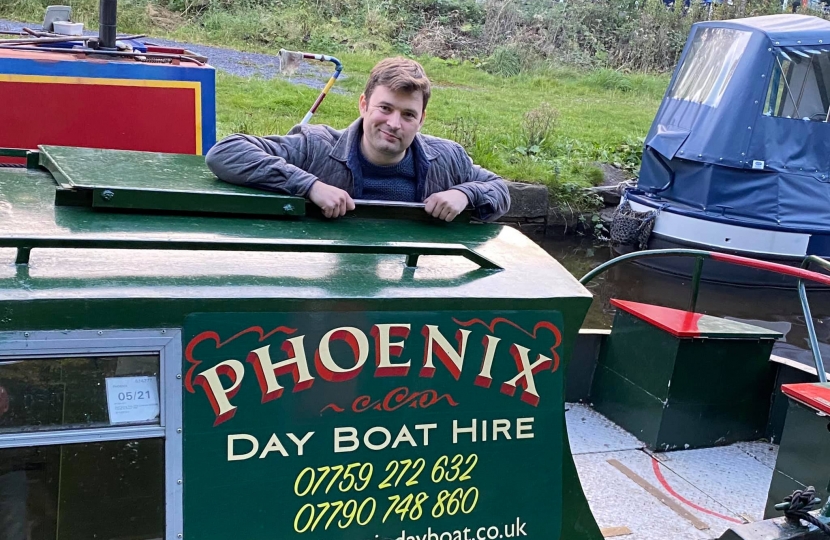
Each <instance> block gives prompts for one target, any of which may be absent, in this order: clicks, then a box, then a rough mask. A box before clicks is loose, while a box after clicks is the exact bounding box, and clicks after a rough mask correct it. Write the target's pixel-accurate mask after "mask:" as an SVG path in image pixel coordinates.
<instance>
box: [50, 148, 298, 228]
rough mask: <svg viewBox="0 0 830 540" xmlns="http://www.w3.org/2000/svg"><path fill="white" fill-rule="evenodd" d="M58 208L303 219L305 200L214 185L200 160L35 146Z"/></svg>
mask: <svg viewBox="0 0 830 540" xmlns="http://www.w3.org/2000/svg"><path fill="white" fill-rule="evenodd" d="M40 165H41V166H43V167H45V168H47V169H48V170H49V171H50V172H51V173H52V176H53V177H54V179H55V182H57V184H58V190H57V193H56V197H55V204H56V205H58V206H91V207H92V208H96V209H117V210H150V211H176V212H207V213H223V214H251V215H265V216H304V215H305V213H306V203H305V199H303V198H302V197H293V196H289V195H283V194H279V193H270V192H266V191H262V190H258V189H251V188H245V187H240V186H235V185H232V184H228V183H225V182H222V181H220V180H219V179H218V178H216V177H215V176H214V175H213V173H211V172H210V170H208V168H207V166H206V165H205V158H204V157H203V156H195V155H187V154H162V153H156V152H133V151H126V150H100V149H94V148H71V147H65V146H41V147H40Z"/></svg>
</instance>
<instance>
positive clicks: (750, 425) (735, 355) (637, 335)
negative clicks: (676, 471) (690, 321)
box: [591, 310, 775, 451]
mask: <svg viewBox="0 0 830 540" xmlns="http://www.w3.org/2000/svg"><path fill="white" fill-rule="evenodd" d="M731 322H732V321H724V323H731ZM752 328H754V327H750V332H749V333H748V334H747V335H746V337H745V338H737V337H735V336H736V333H735V332H730V334H729V336H730V337H728V338H725V337H722V336H721V337H717V336H718V335H717V334H716V333H715V334H712V335H711V336H708V337H705V338H704V337H700V338H677V337H675V336H673V335H671V334H670V333H668V332H665V331H663V330H660V329H658V328H656V327H655V326H653V325H651V324H650V323H648V322H646V321H643V320H641V319H639V318H637V317H635V316H633V315H631V314H629V313H627V312H625V311H622V310H618V311H617V314H616V316H615V318H614V324H613V327H612V331H611V335H610V336H609V337H608V340H607V343H606V346H605V347H604V349H603V351H602V354H601V355H600V358H599V363H598V365H597V372H596V375H595V378H594V382H593V386H592V389H591V402H592V403H593V404H594V407H595V408H596V409H597V410H598V411H599V412H601V413H602V414H604V415H605V416H607V417H608V418H609V419H611V420H612V421H613V422H615V423H617V424H618V425H620V426H621V427H623V428H624V429H626V430H628V431H630V432H631V433H633V434H635V435H636V436H637V437H638V438H639V439H640V440H642V441H643V442H645V443H646V444H647V446H648V447H649V448H651V449H654V450H658V451H668V450H675V449H683V448H702V447H709V446H715V445H720V444H729V443H732V442H736V441H747V440H756V439H758V438H760V437H762V436H763V435H764V433H765V430H766V426H767V419H768V413H769V407H770V394H771V393H772V390H773V382H774V375H775V370H774V367H773V366H772V365H771V364H770V362H769V355H770V352H771V350H772V345H773V343H774V336H771V335H770V334H769V331H766V330H764V332H765V333H766V334H761V335H759V334H756V333H754V332H752ZM732 330H734V328H732ZM759 330H760V329H759ZM643 343H648V344H649V345H648V347H643Z"/></svg>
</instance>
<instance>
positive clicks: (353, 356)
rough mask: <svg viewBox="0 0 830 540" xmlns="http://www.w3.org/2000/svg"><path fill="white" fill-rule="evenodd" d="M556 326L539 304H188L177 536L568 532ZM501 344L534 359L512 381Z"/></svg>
mask: <svg viewBox="0 0 830 540" xmlns="http://www.w3.org/2000/svg"><path fill="white" fill-rule="evenodd" d="M383 325H391V326H385V327H384V326H383ZM562 329H563V326H562V317H561V314H559V313H557V312H556V311H529V312H526V311H525V312H517V311H506V312H500V313H498V316H497V317H495V316H494V314H493V313H492V312H486V311H485V312H462V311H453V312H443V313H440V312H439V313H431V312H417V311H415V312H371V311H363V312H361V313H360V314H359V315H358V316H355V315H350V314H334V313H332V314H321V313H261V314H241V313H240V314H208V315H202V314H195V315H192V316H191V317H189V318H188V319H187V321H186V322H185V339H184V342H185V344H186V347H185V349H186V351H188V352H187V354H186V357H185V362H184V365H183V373H186V376H185V389H186V392H185V396H184V452H183V455H184V469H185V470H184V490H185V491H184V498H185V508H184V516H185V531H186V534H187V536H188V538H193V539H196V540H204V539H212V538H230V537H244V538H247V539H250V540H257V539H265V538H285V537H289V536H294V535H295V534H297V535H299V536H300V537H301V538H305V537H308V538H333V539H339V538H342V539H356V538H375V537H378V538H400V537H404V538H408V537H414V536H415V535H418V536H423V535H424V534H428V530H431V531H434V532H435V533H436V534H438V535H439V536H440V535H441V534H442V532H449V533H450V534H451V536H454V537H458V536H457V535H458V534H460V535H463V532H461V531H463V530H464V529H468V530H469V531H472V532H471V533H470V536H471V537H472V536H473V535H475V531H477V530H479V528H480V527H484V530H487V529H488V528H489V527H496V528H498V530H499V534H500V535H503V536H504V537H511V536H517V537H521V536H523V535H524V534H526V535H527V536H530V537H537V536H538V537H541V538H570V537H572V536H571V535H572V534H573V532H574V531H568V532H569V534H568V535H567V536H565V535H564V534H563V531H562V527H563V513H562V506H561V504H556V502H557V501H562V499H563V493H562V472H563V469H562V460H563V447H562V444H563V441H562V439H561V438H560V437H559V435H560V434H561V433H563V432H564V429H565V428H564V415H563V412H562V402H563V396H562V387H563V376H562V372H563V370H562V366H561V365H560V364H559V359H558V351H557V348H558V346H559V344H560V343H561V332H562ZM237 336H238V337H237ZM390 336H391V340H390ZM487 336H492V337H490V338H488V337H487ZM497 340H498V341H497ZM383 343H386V345H383ZM441 343H443V345H442V344H441ZM286 344H289V345H286ZM514 344H515V345H514ZM516 347H527V349H515V348H516ZM511 350H519V351H525V352H523V353H521V352H520V353H518V354H520V355H521V354H525V355H526V356H525V357H524V358H526V359H527V360H528V361H529V362H534V361H537V360H541V361H542V362H543V363H545V362H546V363H545V364H544V369H542V365H540V366H539V367H538V368H536V373H535V374H534V375H532V376H531V375H530V372H529V371H527V372H524V373H525V374H527V376H528V378H527V379H525V382H526V383H527V384H526V386H527V388H525V389H524V390H523V389H522V388H521V384H520V388H518V389H517V388H516V377H517V375H519V374H521V373H522V372H521V371H519V370H518V369H517V362H516V361H515V360H514V358H513V356H512V355H511ZM453 352H455V353H457V356H456V357H452V356H451V354H452V353H453ZM488 352H489V353H488ZM540 354H541V355H543V356H539V355H540ZM528 355H529V356H528ZM370 358H371V359H372V360H371V361H368V360H367V359H370ZM488 358H492V361H489V360H487V359H488ZM233 359H240V360H233ZM291 359H294V360H291ZM277 362H286V363H287V364H288V365H285V366H283V367H278V368H277V370H276V373H277V376H276V377H275V378H274V379H273V380H271V381H270V382H268V381H267V379H266V377H265V376H264V375H262V374H263V373H265V374H267V373H269V370H273V369H274V364H275V363H277ZM527 365H528V366H529V365H530V364H527ZM292 366H293V368H292ZM291 369H295V370H294V375H293V376H292V375H291ZM228 370H232V371H233V372H234V373H235V374H236V376H235V377H234V380H235V381H236V383H234V384H237V385H238V386H237V388H238V389H237V390H236V391H234V392H233V396H232V397H227V396H226V392H227V389H228V388H230V386H231V379H227V378H220V375H219V374H222V373H228V372H229V371H228ZM223 379H224V380H223ZM283 386H284V387H285V388H284V389H283V388H282V387H283ZM508 426H509V427H508ZM473 428H474V432H473V431H471V430H472V429H473ZM494 429H496V430H498V431H494ZM289 433H291V434H293V437H292V436H291V435H288V434H289ZM297 440H302V441H304V443H303V445H302V451H300V447H299V445H298V444H297ZM292 441H293V442H292ZM329 468H331V469H329ZM206 471H210V473H209V474H205V472H206ZM355 477H356V478H355ZM517 486H521V488H519V489H517ZM505 493H510V497H505V496H504V494H505ZM264 501H269V502H268V503H266V504H265V505H266V506H267V508H268V511H267V512H263V508H264V504H263V503H264ZM275 501H279V504H273V502H275ZM350 501H354V502H350ZM453 501H457V502H453ZM540 501H547V504H540ZM329 504H330V505H332V506H331V507H329ZM347 505H348V506H347ZM207 509H210V511H207V512H206V511H205V510H207ZM356 511H357V515H356V516H355V512H356ZM321 515H322V516H323V517H322V518H320V516H321ZM332 515H334V517H333V518H332ZM517 524H518V528H517ZM519 530H520V531H521V532H518V531H519ZM455 531H459V533H456V532H455ZM560 535H561V536H560ZM461 537H463V536H461Z"/></svg>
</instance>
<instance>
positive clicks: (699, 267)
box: [689, 256, 703, 313]
mask: <svg viewBox="0 0 830 540" xmlns="http://www.w3.org/2000/svg"><path fill="white" fill-rule="evenodd" d="M702 273H703V257H701V256H697V257H695V273H694V274H693V275H692V298H691V300H690V301H689V311H690V312H692V313H694V312H695V308H697V296H698V293H699V292H700V276H701V274H702Z"/></svg>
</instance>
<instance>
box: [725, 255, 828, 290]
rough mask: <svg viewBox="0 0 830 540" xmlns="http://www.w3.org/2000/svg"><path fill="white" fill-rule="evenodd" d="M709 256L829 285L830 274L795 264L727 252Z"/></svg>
mask: <svg viewBox="0 0 830 540" xmlns="http://www.w3.org/2000/svg"><path fill="white" fill-rule="evenodd" d="M709 256H710V257H711V258H712V259H714V260H716V261H721V262H728V263H732V264H737V265H739V266H748V267H750V268H760V269H761V270H770V271H772V272H778V273H779V274H785V275H787V276H794V277H798V278H802V279H806V280H808V281H815V282H817V283H823V284H825V285H830V276H828V275H825V274H819V273H818V272H811V271H810V270H804V269H803V268H797V267H795V266H788V265H786V264H780V263H774V262H768V261H759V260H758V259H750V258H747V257H739V256H737V255H729V254H728V253H716V252H711V253H710V254H709Z"/></svg>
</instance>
